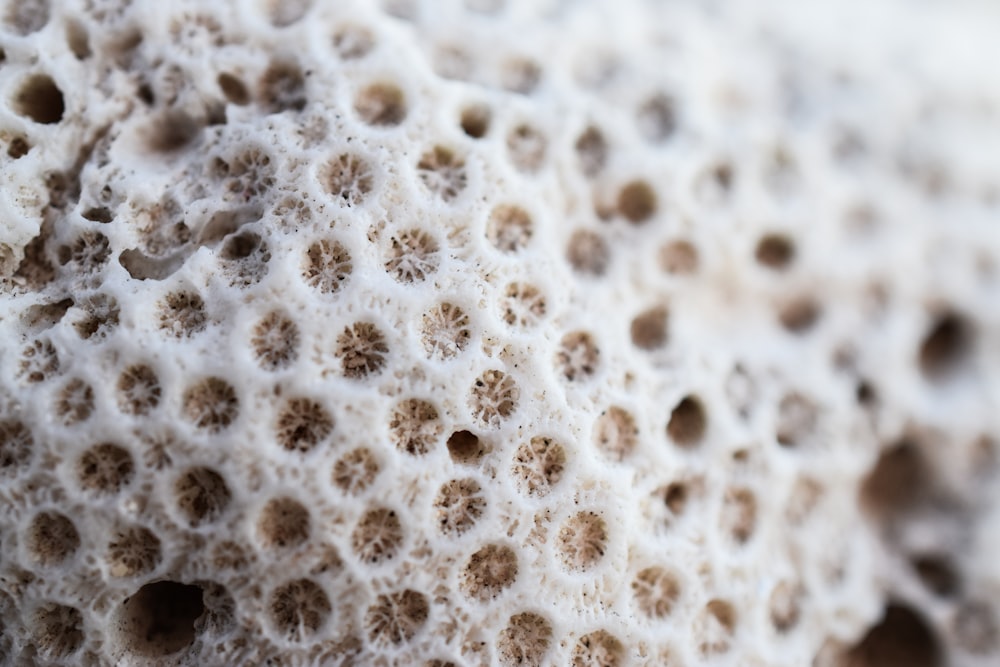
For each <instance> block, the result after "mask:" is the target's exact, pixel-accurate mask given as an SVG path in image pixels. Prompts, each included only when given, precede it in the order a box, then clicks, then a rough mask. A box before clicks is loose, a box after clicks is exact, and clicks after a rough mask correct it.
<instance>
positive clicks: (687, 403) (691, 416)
mask: <svg viewBox="0 0 1000 667" xmlns="http://www.w3.org/2000/svg"><path fill="white" fill-rule="evenodd" d="M706 426H707V419H706V417H705V408H704V407H702V405H701V401H700V400H698V398H697V397H695V396H685V397H684V398H683V399H682V400H681V402H680V403H678V404H677V406H676V407H675V408H674V409H673V411H672V412H671V413H670V421H669V422H668V423H667V435H669V436H670V439H671V440H673V441H674V442H676V443H677V444H678V445H681V446H682V447H691V446H694V445H697V444H698V443H699V442H701V439H702V438H703V437H704V436H705V428H706Z"/></svg>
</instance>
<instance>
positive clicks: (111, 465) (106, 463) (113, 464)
mask: <svg viewBox="0 0 1000 667" xmlns="http://www.w3.org/2000/svg"><path fill="white" fill-rule="evenodd" d="M134 474H135V462H134V461H133V460H132V455H131V454H129V453H128V451H127V450H125V449H123V448H121V447H119V446H118V445H114V444H111V443H109V442H105V443H101V444H99V445H94V446H93V447H90V448H89V449H87V450H86V451H85V452H84V453H83V454H82V455H81V456H80V458H79V459H78V460H77V464H76V476H77V480H78V481H79V483H80V487H81V488H83V489H85V490H87V491H91V492H93V493H101V494H108V495H111V494H115V493H118V492H119V491H121V490H122V489H123V488H124V487H125V486H127V485H128V484H129V482H131V481H132V477H133V476H134Z"/></svg>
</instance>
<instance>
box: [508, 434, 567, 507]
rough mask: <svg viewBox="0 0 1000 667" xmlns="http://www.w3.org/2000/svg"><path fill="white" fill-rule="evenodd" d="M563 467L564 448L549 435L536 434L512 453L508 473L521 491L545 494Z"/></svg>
mask: <svg viewBox="0 0 1000 667" xmlns="http://www.w3.org/2000/svg"><path fill="white" fill-rule="evenodd" d="M565 470H566V449H565V448H564V447H563V446H562V445H561V444H559V443H558V442H556V441H555V440H553V439H552V438H548V437H543V436H535V437H534V438H532V439H531V440H529V441H528V442H526V443H524V444H522V445H521V446H520V447H518V448H517V451H516V452H515V453H514V464H513V466H512V467H511V474H512V475H513V477H514V479H515V480H516V481H517V485H518V488H519V489H520V490H521V492H522V493H525V494H527V495H529V496H534V497H538V498H541V497H544V496H546V495H548V494H549V493H550V492H551V491H552V489H553V488H554V487H555V485H556V484H558V483H559V481H560V480H561V479H562V477H563V473H564V472H565Z"/></svg>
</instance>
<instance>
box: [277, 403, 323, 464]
mask: <svg viewBox="0 0 1000 667" xmlns="http://www.w3.org/2000/svg"><path fill="white" fill-rule="evenodd" d="M332 432H333V417H332V416H330V413H329V412H328V411H327V409H326V408H324V407H323V406H322V405H320V404H319V403H318V402H317V401H314V400H312V399H309V398H301V397H299V398H292V399H289V400H288V401H286V402H285V405H284V406H283V407H282V409H281V412H280V413H278V419H277V422H276V423H275V437H276V438H277V441H278V444H279V445H281V446H282V447H284V448H285V449H286V450H288V451H290V452H308V451H312V450H313V449H314V448H315V447H316V446H317V445H318V444H319V443H321V442H322V441H323V440H325V439H326V438H327V437H328V436H329V435H330V433H332Z"/></svg>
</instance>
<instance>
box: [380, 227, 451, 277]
mask: <svg viewBox="0 0 1000 667" xmlns="http://www.w3.org/2000/svg"><path fill="white" fill-rule="evenodd" d="M439 252H440V247H439V246H438V242H437V241H436V240H435V239H434V237H433V236H431V235H430V234H428V233H427V232H425V231H423V230H421V229H407V230H405V231H403V232H400V233H399V234H396V235H394V236H393V237H392V240H391V241H390V242H389V251H388V257H389V258H388V259H387V260H386V262H385V270H386V271H388V272H389V273H390V274H392V276H393V277H394V278H395V279H396V280H398V281H399V282H401V283H412V282H418V281H421V280H423V279H424V278H426V277H427V276H428V275H429V274H431V273H434V272H435V271H436V270H437V268H438V263H439V262H440V259H439Z"/></svg>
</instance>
